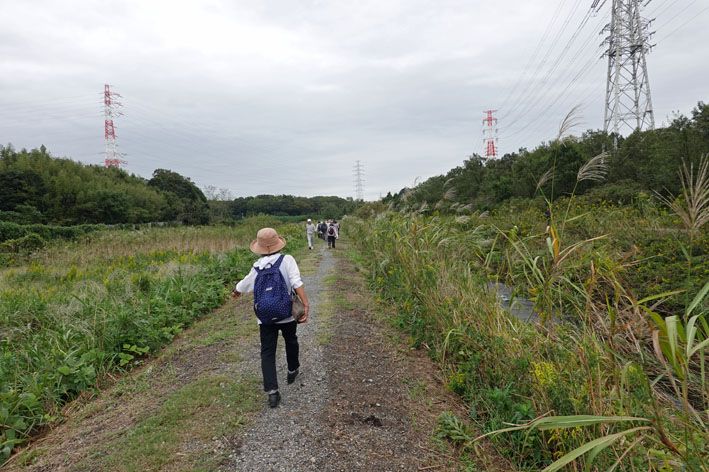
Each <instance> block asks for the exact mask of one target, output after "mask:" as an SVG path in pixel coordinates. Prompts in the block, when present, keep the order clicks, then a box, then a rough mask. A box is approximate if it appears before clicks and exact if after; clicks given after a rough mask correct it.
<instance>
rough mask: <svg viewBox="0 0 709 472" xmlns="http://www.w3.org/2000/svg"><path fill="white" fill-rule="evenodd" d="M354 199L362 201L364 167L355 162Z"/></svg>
mask: <svg viewBox="0 0 709 472" xmlns="http://www.w3.org/2000/svg"><path fill="white" fill-rule="evenodd" d="M353 175H354V187H355V198H356V199H357V200H364V166H363V165H362V163H361V162H360V161H357V162H356V163H355V165H354V169H353Z"/></svg>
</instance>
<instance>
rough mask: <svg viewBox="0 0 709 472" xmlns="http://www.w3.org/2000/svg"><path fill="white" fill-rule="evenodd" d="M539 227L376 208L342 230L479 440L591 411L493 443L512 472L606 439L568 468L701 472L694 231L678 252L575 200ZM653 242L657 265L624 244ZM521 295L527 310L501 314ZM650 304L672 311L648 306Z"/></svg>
mask: <svg viewBox="0 0 709 472" xmlns="http://www.w3.org/2000/svg"><path fill="white" fill-rule="evenodd" d="M567 205H568V202H566V201H563V200H562V201H559V202H558V203H557V204H556V205H555V206H554V207H553V213H556V214H562V215H563V214H564V212H565V210H566V208H567ZM545 226H546V220H545V218H544V214H543V212H541V211H540V210H538V209H536V208H534V206H533V205H530V206H528V207H527V208H521V207H519V206H504V207H502V208H500V209H498V210H495V211H492V212H490V214H489V215H482V216H481V215H472V216H458V217H453V216H434V217H428V216H423V215H420V214H416V213H409V214H406V215H400V214H395V213H380V214H379V216H377V217H375V218H368V219H367V220H366V222H365V221H364V220H356V219H348V220H347V221H346V223H345V225H344V226H343V227H344V228H345V230H346V235H349V236H350V237H351V239H352V240H353V241H355V242H356V244H357V245H358V249H359V253H360V257H361V259H360V263H361V264H363V265H364V266H365V267H367V268H368V269H369V271H370V274H371V282H372V285H373V286H374V287H375V288H376V289H377V290H378V292H379V293H380V296H381V298H382V301H383V305H384V306H389V307H391V308H392V313H391V315H392V320H393V321H394V322H395V323H396V324H398V326H399V327H400V328H402V329H404V330H405V331H407V332H408V333H409V335H410V336H411V341H412V343H413V344H414V345H415V346H419V347H425V348H426V349H427V350H428V352H429V354H430V355H431V357H432V358H434V359H435V360H437V361H438V362H439V363H440V364H441V366H442V367H443V368H444V370H445V372H446V375H447V382H448V386H449V387H450V388H451V390H453V391H454V392H456V393H458V394H459V395H460V396H461V397H462V398H463V400H464V401H465V402H466V404H467V406H468V408H469V418H468V420H469V421H473V422H474V423H475V424H476V425H477V426H478V428H479V429H480V430H482V431H483V432H492V431H495V430H499V429H501V428H505V427H506V426H510V425H514V424H525V423H527V422H531V421H532V420H534V419H535V418H537V417H539V416H548V415H557V416H558V415H562V416H563V415H591V417H581V419H579V418H575V419H574V420H571V419H568V418H567V419H564V418H562V419H561V420H559V419H554V421H556V423H554V424H551V423H548V424H546V425H543V426H545V427H541V426H542V425H540V427H528V430H526V431H525V430H522V429H521V428H520V430H518V431H513V432H509V433H506V434H499V435H495V436H493V441H494V442H495V443H496V445H497V447H498V448H499V450H501V451H502V452H504V453H505V454H506V455H508V456H509V457H510V458H511V459H513V461H514V462H515V463H516V464H517V465H518V466H519V467H521V468H522V469H524V470H541V469H542V468H544V467H546V466H548V465H550V464H551V463H552V462H554V461H555V460H557V459H559V458H561V457H562V456H564V455H566V454H569V453H571V451H573V450H574V449H575V448H577V447H583V446H584V445H586V444H589V443H590V442H591V441H592V440H594V439H595V438H598V437H600V436H604V435H609V434H617V436H613V437H614V438H616V440H614V441H610V440H609V442H607V443H604V445H605V446H610V447H609V449H605V450H601V449H603V447H602V446H601V447H599V449H598V450H597V451H596V452H598V454H596V453H595V452H594V453H591V454H589V455H587V456H584V457H583V458H582V459H581V460H582V461H585V462H586V466H587V467H588V468H587V469H585V470H609V467H611V466H612V465H613V464H614V463H615V462H616V461H620V458H621V457H624V458H625V461H627V462H629V463H628V464H627V467H623V470H657V471H660V470H663V471H664V470H704V469H702V468H701V467H702V464H706V463H708V461H709V456H707V451H708V450H709V449H708V448H707V446H708V445H709V436H708V435H707V429H706V425H705V421H706V416H705V412H706V411H707V408H709V392H707V390H706V374H705V370H704V367H703V365H704V362H705V352H706V350H707V347H706V342H707V341H706V340H707V339H709V324H708V323H707V319H706V318H707V313H708V310H707V301H708V299H709V297H708V296H707V290H709V284H707V285H705V283H706V281H707V280H708V277H709V261H708V259H709V257H707V256H708V255H709V240H708V239H707V235H706V234H703V235H701V236H698V237H699V238H700V239H699V240H695V241H693V242H690V241H689V240H688V238H687V235H686V234H684V233H683V232H682V229H681V228H680V227H678V226H679V225H678V223H677V220H676V219H673V218H671V217H669V216H668V215H666V214H663V212H660V211H657V210H650V211H645V212H641V211H638V210H634V209H632V208H628V207H626V208H619V207H614V206H603V207H599V206H596V205H594V204H592V203H588V202H584V201H582V200H581V201H575V202H571V205H570V210H569V212H568V214H567V217H566V218H563V219H562V218H561V217H560V219H559V221H552V225H551V229H550V230H549V231H546V230H545ZM562 228H563V229H562ZM638 228H641V229H642V230H641V231H638ZM603 235H607V236H605V237H601V238H600V239H595V238H596V237H598V236H603ZM650 241H651V243H649V242H650ZM658 244H660V245H661V253H660V255H659V257H661V258H663V260H667V261H670V262H671V263H669V264H663V263H658V262H656V261H655V260H654V256H653V255H650V257H648V253H647V252H646V250H645V248H643V250H642V251H637V248H636V249H635V250H634V249H633V247H634V246H636V245H648V246H650V247H649V248H648V249H649V250H650V251H654V250H657V249H658V248H659V247H660V246H658ZM691 245H693V249H691V250H689V249H688V250H687V252H688V253H691V255H690V254H688V255H687V256H686V257H684V256H683V255H682V247H687V248H689V247H690V246H691ZM500 281H502V282H506V283H507V285H508V287H510V290H511V291H512V294H513V298H516V300H517V301H514V300H513V301H512V307H508V308H504V305H505V302H504V300H503V299H501V298H499V297H501V296H502V295H497V294H496V291H497V285H496V284H497V283H499V282H500ZM665 289H684V290H685V291H683V292H681V293H669V294H664V295H663V294H662V293H661V291H664V290H665ZM526 300H529V301H530V302H531V305H532V308H533V312H524V310H522V311H519V310H518V309H517V308H515V307H518V306H524V303H525V302H526ZM662 300H666V301H667V300H669V301H670V302H671V303H669V304H667V303H666V302H665V303H660V304H659V305H658V306H655V305H656V304H657V303H659V302H661V301H662ZM693 301H694V303H691V302H693ZM520 304H522V305H520ZM667 305H669V307H668V306H667ZM661 309H662V310H665V313H664V316H666V318H665V319H663V316H661V315H660V314H659V313H660V310H661ZM507 310H510V311H509V312H508V311H507ZM513 313H516V314H517V315H516V316H514V315H513ZM670 315H677V316H670ZM537 317H538V321H537V322H534V320H535V319H537ZM528 318H529V320H530V321H531V322H526V320H528ZM692 319H693V320H694V321H692ZM670 325H671V326H672V327H673V328H671V327H670ZM690 332H691V333H692V334H691V336H689V335H688V334H687V335H685V333H690ZM701 343H704V346H703V347H701V346H700V344H701ZM697 348H699V349H697ZM690 353H691V355H690ZM624 417H634V419H633V420H628V419H623V418H624ZM549 421H552V419H549ZM573 421H576V422H573ZM440 423H441V424H440V431H439V433H440V435H441V437H445V438H448V439H451V440H453V441H455V442H457V443H459V444H460V445H461V446H463V447H464V448H470V450H472V449H473V439H474V438H475V436H476V434H475V432H474V431H471V430H469V429H468V428H467V427H466V426H465V422H461V421H460V420H459V419H457V418H456V417H454V416H452V415H443V416H442V417H441V419H440ZM584 424H585V425H588V426H586V427H583V425H584ZM636 428H637V429H636ZM621 438H624V440H623V441H621V440H620V439H621ZM590 449H591V447H590V448H589V449H588V450H590ZM594 459H595V464H594V467H596V468H592V467H591V461H594ZM575 470H584V468H583V466H582V465H577V468H576V469H575Z"/></svg>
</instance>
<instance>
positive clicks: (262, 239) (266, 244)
mask: <svg viewBox="0 0 709 472" xmlns="http://www.w3.org/2000/svg"><path fill="white" fill-rule="evenodd" d="M285 246H286V240H285V238H283V237H281V236H278V233H277V232H276V230H275V229H273V228H261V229H260V230H258V233H256V239H255V240H253V241H252V242H251V245H249V249H251V252H253V253H256V254H258V255H260V256H262V255H266V254H273V253H276V252H278V251H280V250H281V249H283V248H284V247H285Z"/></svg>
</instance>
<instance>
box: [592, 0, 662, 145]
mask: <svg viewBox="0 0 709 472" xmlns="http://www.w3.org/2000/svg"><path fill="white" fill-rule="evenodd" d="M640 3H641V2H640V1H639V0H613V6H612V12H611V22H610V24H609V25H607V26H606V30H607V31H608V37H607V39H606V43H607V44H608V49H607V50H606V52H605V55H607V56H608V79H607V82H606V102H605V112H604V118H603V129H604V131H606V132H611V131H612V132H613V133H616V134H619V133H620V132H621V131H622V130H623V129H624V128H629V129H630V131H631V132H632V131H635V130H642V129H654V128H655V116H654V114H653V110H652V98H651V97H650V82H649V80H648V75H647V63H646V62H645V54H646V53H647V52H649V51H650V48H651V47H652V45H651V44H650V43H649V38H650V36H652V34H653V32H648V28H649V25H650V23H651V22H652V20H646V19H644V18H642V17H641V16H640V8H641V7H640ZM646 4H647V3H646Z"/></svg>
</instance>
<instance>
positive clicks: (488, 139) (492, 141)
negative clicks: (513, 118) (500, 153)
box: [483, 110, 497, 161]
mask: <svg viewBox="0 0 709 472" xmlns="http://www.w3.org/2000/svg"><path fill="white" fill-rule="evenodd" d="M496 112H497V110H483V113H485V118H483V159H484V160H486V161H487V160H489V159H495V158H496V157H497V118H495V115H494V114H495V113H496Z"/></svg>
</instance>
